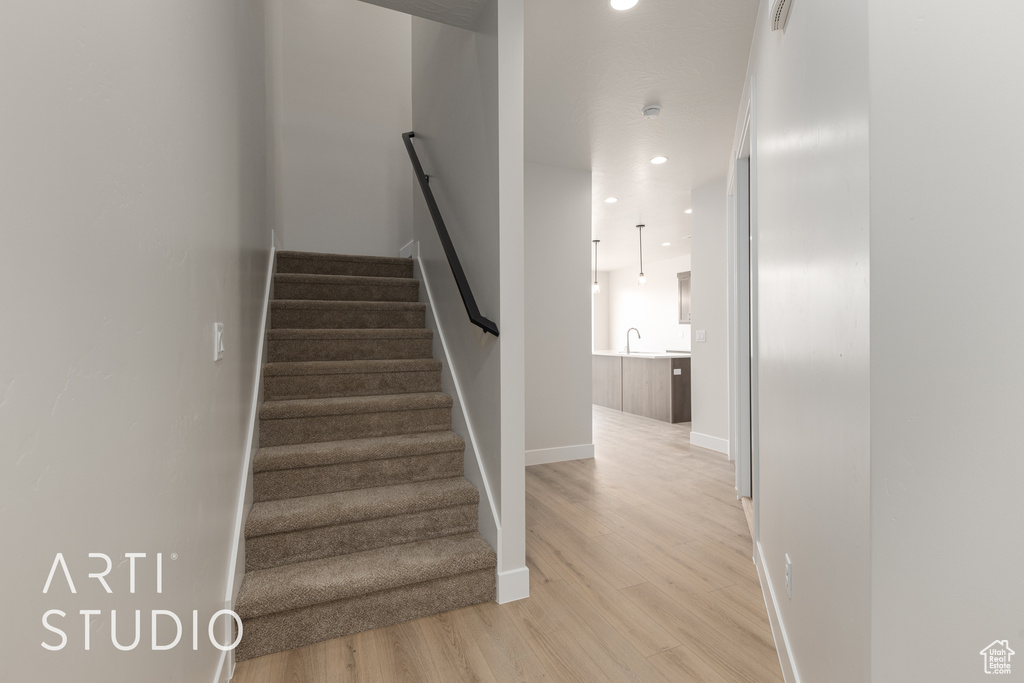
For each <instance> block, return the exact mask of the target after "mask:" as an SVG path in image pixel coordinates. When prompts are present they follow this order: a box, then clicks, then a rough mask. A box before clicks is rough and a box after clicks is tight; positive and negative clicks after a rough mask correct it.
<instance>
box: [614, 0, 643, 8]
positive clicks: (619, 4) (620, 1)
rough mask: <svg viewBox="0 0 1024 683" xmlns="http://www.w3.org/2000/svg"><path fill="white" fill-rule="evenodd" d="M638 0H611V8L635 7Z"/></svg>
mask: <svg viewBox="0 0 1024 683" xmlns="http://www.w3.org/2000/svg"><path fill="white" fill-rule="evenodd" d="M637 2H639V0H612V9H617V10H627V9H633V8H634V7H636V3H637Z"/></svg>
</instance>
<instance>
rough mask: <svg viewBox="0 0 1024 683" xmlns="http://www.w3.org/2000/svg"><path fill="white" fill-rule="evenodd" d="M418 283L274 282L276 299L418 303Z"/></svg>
mask: <svg viewBox="0 0 1024 683" xmlns="http://www.w3.org/2000/svg"><path fill="white" fill-rule="evenodd" d="M419 297H420V294H419V283H418V282H416V283H414V284H412V285H400V286H395V287H382V286H375V285H349V284H337V285H336V284H326V283H324V284H314V283H308V282H275V283H274V298H276V299H315V300H317V301H419Z"/></svg>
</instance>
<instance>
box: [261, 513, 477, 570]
mask: <svg viewBox="0 0 1024 683" xmlns="http://www.w3.org/2000/svg"><path fill="white" fill-rule="evenodd" d="M476 523H477V504H475V503H474V504H472V505H459V506H455V507H449V508H441V509H439V510H426V511H422V512H414V513H410V514H405V515H394V516H392V517H383V518H380V519H371V520H367V521H363V522H355V523H352V524H341V525H336V526H328V527H320V528H318V529H303V530H301V531H291V532H288V533H282V534H270V535H267V536H257V537H255V538H246V539H245V570H246V571H254V570H256V569H268V568H270V567H277V566H280V565H282V564H291V563H293V562H305V561H307V560H318V559H320V558H322V557H330V556H332V555H346V554H348V553H357V552H361V551H363V550H373V549H374V548H382V547H384V546H388V545H398V544H400V543H412V542H414V541H425V540H427V539H431V538H439V537H441V536H452V535H454V534H464V533H468V532H470V531H476Z"/></svg>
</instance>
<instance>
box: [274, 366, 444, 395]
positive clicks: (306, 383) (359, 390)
mask: <svg viewBox="0 0 1024 683" xmlns="http://www.w3.org/2000/svg"><path fill="white" fill-rule="evenodd" d="M429 391H441V371H440V370H435V371H433V372H429V371H428V372H360V373H347V374H343V375H278V376H274V377H264V380H263V392H264V393H263V397H264V400H267V401H279V400H286V399H293V398H330V397H333V396H380V395H383V394H415V393H425V392H429Z"/></svg>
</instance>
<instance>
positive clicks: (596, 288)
mask: <svg viewBox="0 0 1024 683" xmlns="http://www.w3.org/2000/svg"><path fill="white" fill-rule="evenodd" d="M600 241H601V240H594V287H593V292H594V294H600V293H601V285H599V284H597V243H598V242H600Z"/></svg>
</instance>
